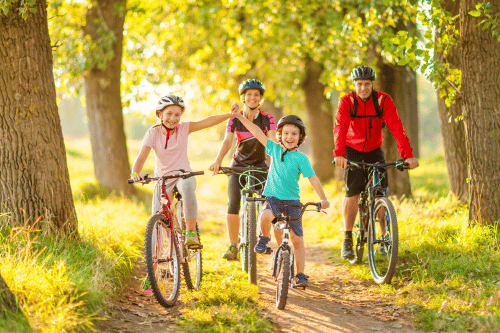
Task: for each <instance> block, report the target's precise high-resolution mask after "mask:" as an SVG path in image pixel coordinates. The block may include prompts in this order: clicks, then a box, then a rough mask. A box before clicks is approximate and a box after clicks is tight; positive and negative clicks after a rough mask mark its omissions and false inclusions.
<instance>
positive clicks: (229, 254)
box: [222, 245, 238, 260]
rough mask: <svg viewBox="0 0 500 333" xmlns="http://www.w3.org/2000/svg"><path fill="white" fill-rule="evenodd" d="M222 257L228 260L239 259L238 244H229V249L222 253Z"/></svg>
mask: <svg viewBox="0 0 500 333" xmlns="http://www.w3.org/2000/svg"><path fill="white" fill-rule="evenodd" d="M222 258H224V259H226V260H238V248H237V247H236V246H232V245H229V247H228V248H227V251H226V252H225V253H224V254H223V255H222Z"/></svg>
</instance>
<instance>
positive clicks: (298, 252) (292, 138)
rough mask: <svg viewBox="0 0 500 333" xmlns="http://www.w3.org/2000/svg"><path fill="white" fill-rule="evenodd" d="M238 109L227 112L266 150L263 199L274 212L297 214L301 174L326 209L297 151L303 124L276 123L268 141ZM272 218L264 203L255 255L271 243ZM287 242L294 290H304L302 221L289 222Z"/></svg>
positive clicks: (304, 158) (291, 120) (311, 172)
mask: <svg viewBox="0 0 500 333" xmlns="http://www.w3.org/2000/svg"><path fill="white" fill-rule="evenodd" d="M238 110H239V105H238V103H235V104H233V105H232V107H231V112H232V113H236V117H237V118H238V119H239V120H240V121H241V122H242V123H243V125H244V126H245V127H246V128H247V129H248V130H249V131H250V132H252V134H253V136H254V137H255V139H257V140H259V141H260V142H261V143H262V144H263V145H264V146H265V147H266V154H268V155H269V156H271V166H270V168H269V175H268V177H267V183H266V187H265V189H264V193H263V194H264V195H265V196H266V197H267V199H268V200H269V202H270V203H271V205H273V207H274V208H275V210H277V211H282V210H283V209H284V206H283V204H288V205H289V204H292V205H297V207H293V206H292V207H291V206H288V207H287V208H288V214H289V215H291V216H294V215H296V212H300V207H299V206H298V205H300V196H299V184H298V181H299V177H300V174H302V175H303V176H304V177H307V178H308V179H309V182H310V183H311V185H312V186H313V188H314V190H315V191H316V193H317V194H318V196H319V198H320V200H321V208H323V209H326V208H328V207H330V203H329V202H328V200H327V199H326V196H325V192H324V191H323V187H322V186H321V183H320V181H319V179H318V177H317V176H316V174H315V173H314V170H313V168H312V166H311V163H310V162H309V159H308V158H307V156H306V155H304V154H303V153H301V152H300V151H298V150H297V148H298V147H299V146H300V144H302V142H304V140H305V137H306V129H305V126H304V122H303V121H302V120H301V119H300V118H299V117H297V116H293V115H288V116H284V117H282V118H281V119H280V120H279V121H278V130H277V132H276V139H275V140H276V141H275V140H273V139H270V138H268V137H267V136H266V135H265V134H264V132H262V130H261V129H260V128H259V127H258V126H256V125H255V124H253V123H252V122H251V121H249V120H248V119H246V118H245V117H243V116H242V115H241V113H239V112H238ZM273 219H274V215H273V213H272V211H271V208H270V207H269V204H268V203H267V202H266V204H265V205H264V209H263V210H262V213H261V214H260V232H261V236H259V243H258V244H257V245H256V246H255V252H257V253H264V252H265V251H266V248H267V244H268V243H269V241H270V240H271V221H272V220H273ZM290 227H291V231H292V232H291V233H290V238H291V241H292V244H293V252H294V255H295V261H296V262H297V275H296V276H295V279H294V280H295V281H294V282H295V286H296V287H305V286H307V285H309V282H308V276H307V275H305V274H304V266H305V251H304V238H303V232H302V219H296V220H292V221H291V222H290ZM274 236H275V238H276V242H277V243H278V244H281V239H282V238H281V236H282V232H280V231H275V233H274Z"/></svg>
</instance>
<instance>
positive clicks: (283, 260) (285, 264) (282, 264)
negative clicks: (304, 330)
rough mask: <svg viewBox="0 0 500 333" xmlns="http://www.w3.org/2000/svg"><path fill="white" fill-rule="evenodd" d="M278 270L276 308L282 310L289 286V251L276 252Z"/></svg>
mask: <svg viewBox="0 0 500 333" xmlns="http://www.w3.org/2000/svg"><path fill="white" fill-rule="evenodd" d="M277 256H278V268H277V270H276V307H277V308H278V309H279V310H283V309H284V308H285V306H286V300H287V297H288V287H289V285H290V272H291V270H290V251H289V250H278V253H277Z"/></svg>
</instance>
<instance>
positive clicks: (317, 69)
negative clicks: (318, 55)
mask: <svg viewBox="0 0 500 333" xmlns="http://www.w3.org/2000/svg"><path fill="white" fill-rule="evenodd" d="M305 67H306V74H305V77H304V79H303V81H302V90H303V91H304V95H305V101H306V110H307V116H308V127H307V128H306V133H307V135H308V137H309V138H310V139H311V151H312V166H313V168H314V171H315V172H316V175H317V176H318V178H319V179H320V180H321V181H323V182H324V181H328V180H330V179H332V178H333V166H332V163H331V161H332V160H333V149H334V148H335V145H334V142H333V134H332V133H333V106H332V105H331V103H330V101H329V100H328V99H327V98H326V96H325V94H324V91H325V85H324V84H323V83H321V82H320V77H321V73H322V72H323V66H322V65H321V64H319V63H317V62H315V61H314V60H312V59H310V58H306V59H305Z"/></svg>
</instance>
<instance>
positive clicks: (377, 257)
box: [368, 197, 399, 284]
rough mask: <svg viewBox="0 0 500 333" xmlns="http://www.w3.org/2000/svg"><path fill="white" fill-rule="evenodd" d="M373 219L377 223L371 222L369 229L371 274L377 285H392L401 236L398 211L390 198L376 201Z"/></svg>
mask: <svg viewBox="0 0 500 333" xmlns="http://www.w3.org/2000/svg"><path fill="white" fill-rule="evenodd" d="M380 216H383V217H382V218H381V217H380ZM373 217H374V222H375V223H372V222H370V225H369V227H368V264H369V266H370V272H371V275H372V278H373V280H374V281H375V282H376V283H377V284H384V283H390V282H391V279H392V277H393V276H394V273H395V272H396V264H397V261H398V249H399V236H398V221H397V217H396V211H395V210H394V206H393V205H392V203H391V201H390V200H389V199H388V198H386V197H380V198H377V199H376V201H375V205H374V209H373ZM384 229H385V232H384Z"/></svg>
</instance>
